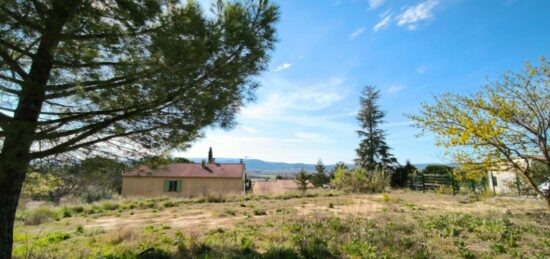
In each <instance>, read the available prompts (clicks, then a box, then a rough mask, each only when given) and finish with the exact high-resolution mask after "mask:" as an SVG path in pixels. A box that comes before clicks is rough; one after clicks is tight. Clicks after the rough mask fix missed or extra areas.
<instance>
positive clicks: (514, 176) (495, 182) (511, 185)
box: [487, 156, 545, 195]
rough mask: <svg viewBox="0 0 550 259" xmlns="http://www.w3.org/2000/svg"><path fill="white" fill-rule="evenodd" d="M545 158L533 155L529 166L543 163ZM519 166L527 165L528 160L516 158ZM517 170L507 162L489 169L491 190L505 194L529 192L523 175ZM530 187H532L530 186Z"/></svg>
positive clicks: (488, 176)
mask: <svg viewBox="0 0 550 259" xmlns="http://www.w3.org/2000/svg"><path fill="white" fill-rule="evenodd" d="M544 159H545V158H544V157H542V156H532V157H530V158H529V159H528V160H527V163H529V166H530V167H531V168H533V167H534V166H537V164H540V165H542V163H540V161H542V160H544ZM515 161H516V163H517V164H519V166H523V167H524V166H527V164H526V161H525V160H523V159H517V160H515ZM516 171H517V170H516V169H515V168H514V167H512V166H509V165H507V164H506V163H504V164H502V165H499V166H495V167H494V168H492V169H490V170H488V171H487V178H488V179H489V181H488V182H489V190H490V191H492V192H494V193H495V194H504V195H512V194H513V195H524V194H527V193H524V192H526V191H525V190H523V189H525V186H524V185H525V184H524V183H522V182H524V181H522V179H521V177H522V176H521V175H520V174H519V173H517V172H516ZM543 184H544V183H542V184H541V187H539V188H542V189H543V190H544V188H545V187H544V186H543ZM528 189H530V187H528Z"/></svg>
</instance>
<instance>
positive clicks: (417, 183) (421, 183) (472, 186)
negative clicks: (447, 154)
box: [409, 174, 488, 195]
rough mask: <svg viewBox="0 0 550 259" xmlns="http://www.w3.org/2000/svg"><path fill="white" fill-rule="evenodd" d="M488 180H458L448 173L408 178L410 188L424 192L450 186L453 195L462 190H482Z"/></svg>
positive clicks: (484, 178) (485, 187)
mask: <svg viewBox="0 0 550 259" xmlns="http://www.w3.org/2000/svg"><path fill="white" fill-rule="evenodd" d="M487 185H488V181H487V178H486V177H483V178H482V179H481V181H480V182H479V183H478V182H476V181H467V182H458V181H456V180H455V179H453V177H452V176H450V175H442V174H420V175H415V176H411V177H410V178H409V188H410V189H411V190H416V191H420V190H421V191H422V192H426V190H438V189H441V188H449V187H450V188H452V190H453V195H455V194H457V193H459V192H460V190H461V189H462V190H464V191H468V190H469V191H483V190H486V189H487Z"/></svg>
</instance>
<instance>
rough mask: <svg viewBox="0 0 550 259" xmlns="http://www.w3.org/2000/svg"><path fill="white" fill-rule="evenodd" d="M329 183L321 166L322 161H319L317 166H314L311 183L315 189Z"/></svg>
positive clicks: (323, 166)
mask: <svg viewBox="0 0 550 259" xmlns="http://www.w3.org/2000/svg"><path fill="white" fill-rule="evenodd" d="M328 182H329V178H328V176H327V174H326V168H325V165H324V164H323V161H322V160H321V159H319V161H317V165H315V174H314V175H312V177H311V183H312V184H313V185H314V186H315V187H322V186H323V185H324V184H327V183H328Z"/></svg>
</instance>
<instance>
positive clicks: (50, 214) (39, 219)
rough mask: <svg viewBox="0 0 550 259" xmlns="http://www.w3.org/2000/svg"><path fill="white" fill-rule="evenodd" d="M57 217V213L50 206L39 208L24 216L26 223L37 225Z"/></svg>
mask: <svg viewBox="0 0 550 259" xmlns="http://www.w3.org/2000/svg"><path fill="white" fill-rule="evenodd" d="M55 219H57V213H56V212H55V211H53V210H51V209H49V208H37V209H34V210H31V211H29V212H28V213H27V214H26V215H24V216H23V222H24V223H25V225H29V226H36V225H40V224H42V223H44V222H47V221H53V220H55Z"/></svg>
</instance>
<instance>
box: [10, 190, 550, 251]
mask: <svg viewBox="0 0 550 259" xmlns="http://www.w3.org/2000/svg"><path fill="white" fill-rule="evenodd" d="M15 233H16V234H15V249H14V256H15V257H18V258H24V257H39V258H60V257H83V258H88V257H105V258H136V257H137V258H174V257H176V258H342V257H344V258H383V257H387V258H400V257H407V258H441V257H452V258H458V257H462V258H478V257H531V258H547V257H548V256H550V215H549V214H548V212H547V211H546V210H544V206H543V205H542V203H540V202H539V201H537V200H532V199H526V200H519V199H512V198H504V197H481V198H480V199H477V200H472V199H467V197H464V196H460V195H457V196H451V195H443V194H435V193H427V194H422V193H418V192H405V191H393V192H387V193H384V194H343V193H340V192H329V191H316V190H308V191H307V192H306V195H305V196H304V197H302V196H301V193H293V194H288V195H282V196H273V197H270V196H263V197H260V196H245V197H228V198H225V199H221V198H219V197H218V198H212V199H209V198H208V197H205V198H193V199H168V198H158V199H127V200H125V199H121V200H111V201H105V202H102V203H93V204H82V205H77V204H75V205H72V206H68V205H67V206H64V207H63V206H58V207H40V208H34V209H22V210H20V211H19V212H18V220H17V222H16V232H15Z"/></svg>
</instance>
